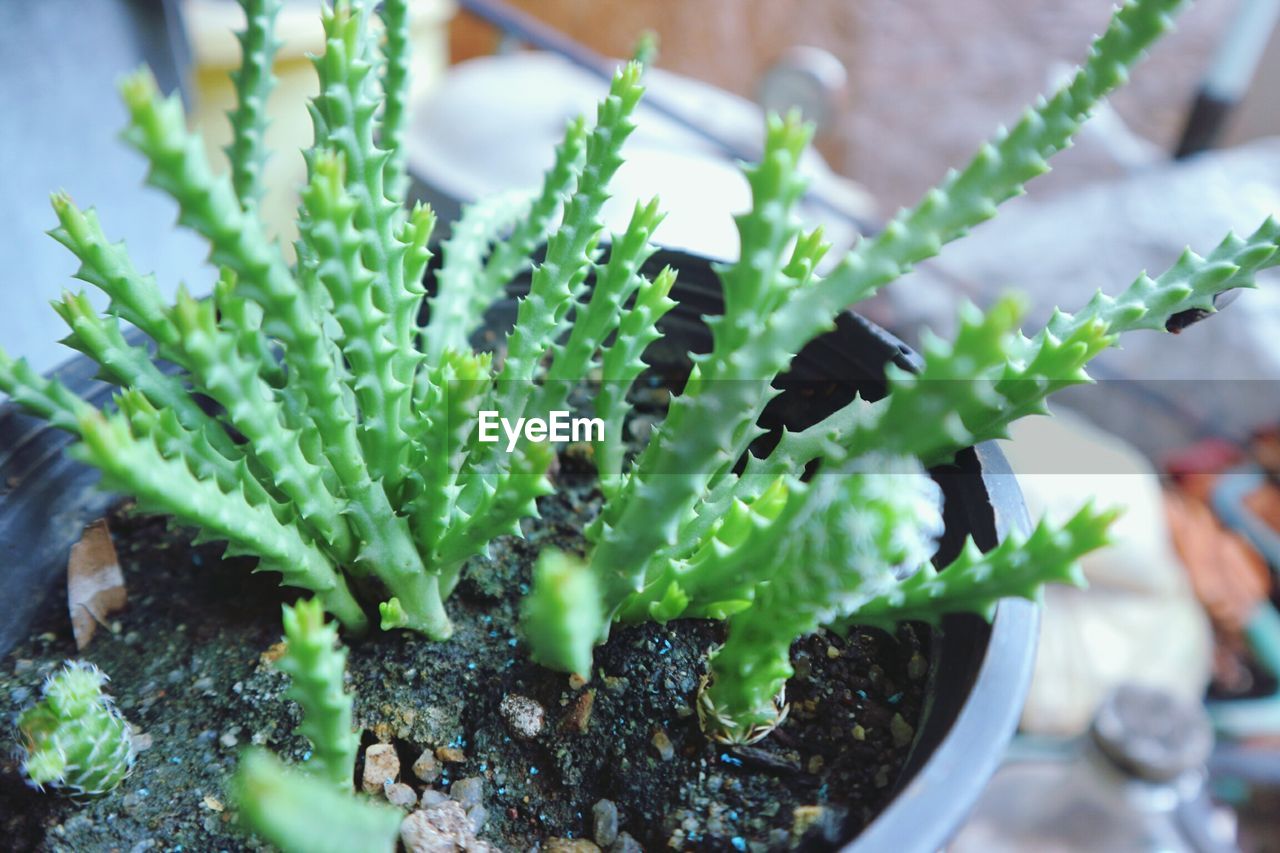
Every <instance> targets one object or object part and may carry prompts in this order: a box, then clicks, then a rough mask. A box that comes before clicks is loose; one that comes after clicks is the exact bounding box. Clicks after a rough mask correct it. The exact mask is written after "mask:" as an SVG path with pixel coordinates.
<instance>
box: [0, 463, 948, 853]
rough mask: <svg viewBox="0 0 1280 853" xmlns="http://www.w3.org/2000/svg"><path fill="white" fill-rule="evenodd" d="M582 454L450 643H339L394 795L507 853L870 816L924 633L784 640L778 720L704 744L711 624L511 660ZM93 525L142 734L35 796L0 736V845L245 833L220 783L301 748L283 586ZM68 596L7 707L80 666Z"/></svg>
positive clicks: (219, 841)
mask: <svg viewBox="0 0 1280 853" xmlns="http://www.w3.org/2000/svg"><path fill="white" fill-rule="evenodd" d="M585 453H586V449H585V448H583V447H575V446H570V447H569V448H568V449H567V450H566V452H565V453H564V454H563V455H562V458H561V464H560V466H559V471H558V472H557V474H556V476H557V479H558V482H559V486H560V488H559V490H558V494H556V495H554V496H552V497H549V498H545V499H543V501H542V502H541V504H540V506H541V509H542V517H541V518H540V519H535V520H530V521H527V522H526V523H525V525H526V528H525V532H526V535H527V538H526V539H524V540H521V539H516V538H513V537H508V538H504V539H501V540H499V541H497V542H495V543H494V545H493V547H492V552H491V555H490V557H489V558H488V559H477V560H474V561H473V563H472V565H470V566H469V569H468V573H467V578H466V580H465V581H464V582H463V583H462V584H461V585H460V586H459V589H458V591H457V593H456V594H455V595H454V597H453V598H452V599H451V601H450V611H451V615H452V616H453V617H454V619H455V623H456V634H455V636H454V638H453V640H452V641H450V642H449V643H446V644H443V645H442V644H436V643H432V642H430V641H427V640H425V639H422V638H420V637H417V636H412V635H409V634H406V633H402V632H397V633H390V634H382V633H375V634H373V635H372V636H371V637H369V638H367V639H363V640H358V641H355V642H353V643H352V644H351V654H350V658H349V670H350V671H349V679H350V684H349V688H350V689H351V690H352V691H354V693H355V696H356V721H357V724H358V725H359V726H360V727H361V728H362V729H363V730H364V732H365V734H364V744H365V746H366V747H367V746H369V745H372V744H375V743H380V742H381V743H390V744H392V745H394V747H395V750H396V753H397V755H398V757H399V764H400V768H401V770H400V778H399V783H401V785H400V786H396V787H394V790H393V788H392V786H390V785H388V786H387V788H388V793H393V796H394V797H395V798H397V799H400V800H407V792H406V790H405V788H404V786H405V785H407V786H409V787H410V788H412V789H413V792H414V793H415V794H416V795H418V796H420V797H424V794H425V797H424V799H423V802H424V803H428V802H436V801H438V800H443V799H444V798H445V797H446V796H448V795H450V794H452V796H453V799H455V800H458V801H461V803H462V805H463V806H464V807H466V808H467V809H468V812H467V813H468V815H469V816H470V818H471V821H472V823H473V824H478V825H479V830H478V835H479V837H480V838H481V839H483V840H486V841H488V842H489V843H490V844H492V845H494V846H496V847H499V848H501V849H507V850H524V849H529V848H530V847H532V846H534V845H536V844H542V845H543V849H553V848H556V847H557V845H560V844H563V843H566V842H564V840H565V839H570V840H574V841H576V842H577V843H578V845H579V846H578V847H577V849H591V848H590V847H588V846H585V844H583V842H585V841H586V840H587V839H591V838H592V837H593V835H596V836H598V838H597V840H599V841H602V842H604V843H603V844H602V845H601V846H603V847H609V846H610V845H612V848H613V849H617V850H623V849H636V848H635V846H634V845H635V844H636V843H637V842H638V843H639V844H640V845H642V846H643V848H644V849H662V848H665V847H671V848H674V849H700V850H720V849H723V850H738V851H743V850H753V851H756V850H766V849H783V848H787V847H792V846H796V845H797V844H803V845H805V846H810V845H813V846H818V847H821V846H825V845H827V844H829V842H824V841H823V838H824V833H825V834H826V836H828V837H835V838H838V834H839V833H840V832H841V831H842V828H843V829H849V828H852V829H857V828H859V827H861V826H862V825H864V824H865V823H866V822H867V821H868V820H869V819H870V818H872V817H874V815H875V814H876V813H877V812H878V811H879V810H880V809H881V808H882V807H883V806H884V804H885V802H886V801H887V799H888V797H889V796H890V794H891V792H892V790H893V787H894V781H895V779H896V777H897V775H898V771H899V769H900V767H901V765H902V762H903V760H904V758H905V756H906V754H907V751H908V749H909V747H910V742H911V738H912V735H913V732H914V726H915V725H916V722H917V719H918V715H919V712H920V707H921V702H922V698H923V691H924V685H925V682H926V680H927V678H926V677H927V667H926V666H925V663H924V662H925V660H927V658H928V650H927V648H925V647H924V645H923V643H924V642H925V637H926V636H927V635H924V634H923V632H922V633H921V635H919V636H918V635H917V633H916V632H914V631H913V630H912V628H911V627H910V626H906V627H903V628H901V629H899V632H898V635H897V636H896V637H890V636H889V635H887V634H884V633H881V632H878V631H871V630H868V631H860V632H855V633H853V634H851V635H849V636H848V637H847V638H841V637H836V636H831V635H827V634H825V633H822V634H818V635H816V636H813V637H810V638H806V639H804V640H801V641H799V642H797V643H796V645H795V647H794V648H793V660H794V663H795V666H796V672H797V674H796V676H795V678H793V679H792V681H791V682H790V683H789V684H788V686H787V698H788V700H789V702H790V703H791V713H790V716H789V717H788V719H787V721H786V722H785V724H784V725H783V726H782V727H781V728H780V729H779V730H778V731H776V732H775V733H774V734H773V735H771V736H770V737H768V738H766V739H765V740H764V741H762V742H761V743H759V744H757V745H756V746H753V747H737V748H734V747H725V746H722V745H717V744H713V743H709V742H708V741H707V739H706V738H705V737H703V735H702V734H701V733H700V731H699V729H698V722H697V715H696V713H695V712H694V710H693V708H694V703H695V695H696V691H697V686H698V681H699V679H700V677H701V676H702V675H703V674H704V673H705V661H706V658H707V652H708V650H710V649H711V648H712V647H714V646H715V645H716V644H717V643H718V642H720V641H721V640H722V634H721V628H720V626H719V625H718V624H716V623H712V622H704V621H694V620H683V621H679V622H675V623H671V624H668V625H666V626H659V625H639V626H622V627H618V628H616V629H615V631H614V633H613V637H612V639H611V640H610V642H609V643H608V645H606V646H605V647H604V648H602V649H600V650H598V651H597V654H596V673H595V675H594V677H593V679H592V680H591V681H590V682H589V683H586V684H582V683H579V681H578V680H577V679H571V678H568V677H566V676H564V675H562V674H559V673H554V672H550V671H548V670H545V669H542V668H541V667H538V666H536V665H534V664H532V663H530V662H529V661H528V658H527V655H526V650H525V649H524V648H523V646H522V643H521V640H520V638H519V635H518V633H517V617H518V612H519V600H520V594H521V593H522V592H523V591H525V590H527V588H528V587H527V584H528V582H529V572H530V567H531V564H532V561H533V559H534V557H535V556H536V554H537V553H538V551H539V550H540V549H541V548H544V547H547V546H549V545H555V546H557V547H561V548H566V549H572V550H581V549H582V546H583V541H582V534H581V528H582V520H583V519H586V518H590V517H592V515H593V514H594V513H595V511H596V508H597V503H598V500H599V494H598V492H597V491H596V490H595V489H594V487H593V475H592V473H591V465H590V463H589V461H588V460H587V459H586V458H585ZM110 524H111V529H112V531H113V536H114V539H115V542H116V547H117V549H118V551H119V553H120V558H121V562H122V565H123V568H124V571H125V577H126V581H127V584H128V588H129V595H130V601H129V604H128V607H127V609H126V610H125V611H123V612H122V613H121V614H119V618H118V621H116V622H114V623H113V624H111V625H110V626H109V628H110V630H109V631H100V632H99V633H98V636H97V638H96V639H95V640H94V642H93V644H92V646H91V647H90V648H89V649H88V650H86V653H85V654H84V655H83V657H84V658H86V659H88V660H90V661H93V662H94V663H96V664H98V665H99V666H100V667H102V669H103V670H105V671H106V672H107V673H108V674H109V675H110V676H111V679H112V681H111V684H110V685H109V690H110V692H111V693H112V694H113V695H114V696H115V698H116V701H117V704H118V705H119V707H120V708H121V709H122V710H123V712H124V714H125V715H126V716H127V718H128V719H129V720H130V722H131V723H132V724H133V725H134V727H135V729H136V730H137V731H138V732H139V733H140V734H141V740H142V745H144V746H146V748H145V749H144V750H143V751H141V752H140V754H139V758H138V762H137V766H136V768H135V770H134V772H133V774H132V776H131V777H130V778H129V779H127V780H126V781H125V782H124V783H123V784H122V785H121V786H120V787H119V788H118V789H117V790H116V791H114V792H113V793H111V794H109V795H107V796H104V797H101V798H98V799H95V800H90V801H83V802H77V801H73V800H70V799H67V798H64V797H60V796H54V795H49V794H42V793H39V792H37V791H34V790H32V789H30V788H28V787H27V786H26V785H25V784H24V782H23V780H22V777H21V772H20V767H21V763H20V762H21V758H20V755H19V750H18V749H17V747H16V745H15V746H14V747H13V748H12V749H7V750H4V751H3V757H2V758H0V838H3V839H5V843H6V846H7V847H8V849H13V850H84V851H90V850H92V851H99V850H119V851H142V850H170V851H197V850H198V851H205V850H237V849H254V848H256V847H258V846H261V845H259V844H257V843H256V842H255V840H254V839H252V838H250V837H247V836H246V835H245V834H244V832H243V831H242V830H241V829H240V827H239V826H238V825H237V820H236V813H235V809H234V807H233V805H232V804H231V803H230V801H229V800H228V797H227V795H226V786H227V779H228V777H229V776H230V775H231V774H232V772H233V771H234V769H235V764H236V756H237V754H238V752H239V751H240V750H241V749H242V748H243V747H244V746H245V745H247V744H251V743H252V744H258V745H264V746H267V747H269V748H271V749H272V750H275V751H276V752H278V753H280V754H282V755H283V756H284V757H286V759H287V760H290V761H294V762H298V761H302V760H304V758H305V757H306V755H307V744H306V742H305V741H304V740H303V739H302V738H301V737H300V736H298V735H295V734H293V729H294V727H295V726H296V725H297V723H298V722H299V712H298V709H297V706H296V705H294V704H293V703H292V702H290V701H288V700H286V699H284V698H283V696H282V692H283V690H284V688H285V687H286V677H285V676H284V675H283V674H281V673H279V672H277V671H275V670H274V669H273V667H272V665H271V662H272V660H273V659H274V658H275V657H277V656H278V655H279V653H280V651H281V647H280V646H279V645H278V643H279V642H280V635H281V629H280V619H279V615H280V605H281V603H282V602H284V601H287V600H289V599H290V597H291V596H290V594H289V592H288V591H287V590H283V589H281V588H280V587H278V586H277V585H276V578H275V576H273V575H269V574H262V575H255V574H251V573H250V570H251V567H252V565H253V563H252V561H249V560H244V559H232V560H227V561H225V562H224V561H222V560H221V559H220V557H219V554H220V551H221V549H220V546H217V545H202V546H192V545H191V543H190V531H187V530H184V529H180V528H179V529H170V528H169V527H167V526H166V523H165V522H164V520H163V519H160V518H156V517H152V516H135V515H132V514H129V513H128V512H127V511H126V510H122V511H119V512H117V513H115V514H114V515H113V516H112V518H111V519H110ZM63 591H65V589H64V590H63ZM64 600H65V599H63V598H60V597H59V596H58V595H54V596H51V598H50V600H49V601H48V602H47V603H46V604H45V606H44V608H43V610H42V614H41V616H40V618H39V620H38V622H37V625H36V628H35V630H34V632H33V635H32V636H31V638H30V639H29V640H28V641H27V642H25V643H24V644H22V645H20V646H19V647H18V648H16V649H14V650H13V651H12V652H11V653H10V655H9V656H8V657H7V658H6V659H5V660H4V661H3V663H0V713H3V715H4V717H5V719H6V720H9V721H12V720H13V718H14V717H15V716H16V714H17V713H18V712H20V711H21V710H22V709H23V708H24V707H26V706H27V705H29V704H30V703H31V702H32V701H34V699H35V698H36V696H37V695H38V693H39V686H40V683H41V681H42V679H43V677H44V676H45V675H46V674H47V673H49V672H50V671H51V670H52V669H53V668H55V667H56V666H57V665H58V664H59V663H61V661H62V660H64V659H66V658H72V657H75V656H76V652H75V646H74V643H73V641H72V638H71V630H70V624H69V621H68V619H67V616H66V610H65V606H64V604H63V602H64ZM10 730H11V731H12V726H10ZM11 743H12V741H11ZM424 756H428V757H424ZM362 765H363V751H362V757H361V760H360V764H359V765H358V766H357V767H356V768H355V780H356V782H357V783H358V782H359V780H360V779H361V777H362V772H363V766H362ZM415 765H416V766H417V768H418V769H419V770H421V772H422V775H423V776H424V777H426V779H425V780H424V779H422V778H419V776H418V775H417V774H416V773H415V772H414V770H413V769H412V768H414V767H415ZM602 801H603V804H602ZM552 839H560V841H555V842H553V841H552ZM565 849H570V848H565Z"/></svg>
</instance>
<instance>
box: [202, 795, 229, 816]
mask: <svg viewBox="0 0 1280 853" xmlns="http://www.w3.org/2000/svg"><path fill="white" fill-rule="evenodd" d="M200 802H201V803H203V804H204V807H205V808H206V809H208V810H209V811H211V812H219V813H221V812H222V810H223V809H225V808H226V806H224V805H223V804H222V801H221V800H219V799H218V798H217V797H215V796H213V795H212V794H205V797H204V799H203V800H201V801H200Z"/></svg>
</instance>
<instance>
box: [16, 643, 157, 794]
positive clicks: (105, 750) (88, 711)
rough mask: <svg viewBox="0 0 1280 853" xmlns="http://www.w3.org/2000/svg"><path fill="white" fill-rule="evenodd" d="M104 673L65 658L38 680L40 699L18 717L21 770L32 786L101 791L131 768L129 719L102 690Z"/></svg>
mask: <svg viewBox="0 0 1280 853" xmlns="http://www.w3.org/2000/svg"><path fill="white" fill-rule="evenodd" d="M106 683H107V676H106V675H105V674H104V673H103V672H102V670H100V669H98V668H97V667H96V666H94V665H93V664H90V663H82V662H80V661H68V662H67V663H66V664H65V665H64V666H63V668H62V669H60V670H59V671H58V672H56V673H54V674H53V675H50V676H49V678H48V679H47V680H46V681H45V683H44V689H43V691H42V694H41V695H42V698H41V700H40V701H39V702H38V703H36V704H35V705H34V706H32V707H30V708H28V709H27V710H26V711H23V712H22V715H21V716H20V717H18V731H19V732H20V733H21V734H22V741H23V747H24V748H25V753H26V754H25V755H24V757H23V761H22V769H23V772H24V773H26V774H27V778H28V779H29V780H30V781H31V783H32V784H33V785H35V786H36V787H37V788H41V789H43V788H44V787H45V786H46V785H47V786H49V787H51V788H54V789H57V790H62V791H67V792H69V793H73V794H89V795H96V794H105V793H107V792H108V791H110V790H111V789H113V788H115V787H116V786H117V785H119V784H120V783H121V782H122V781H123V780H124V778H125V777H126V776H128V775H129V771H130V770H131V769H132V768H133V759H134V751H133V738H132V733H131V731H130V729H129V724H128V723H127V722H125V719H124V717H122V716H121V715H120V712H119V711H117V710H116V708H115V705H113V704H112V702H111V697H109V696H107V695H106V694H105V693H103V692H102V688H103V686H104V685H105V684H106Z"/></svg>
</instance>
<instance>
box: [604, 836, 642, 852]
mask: <svg viewBox="0 0 1280 853" xmlns="http://www.w3.org/2000/svg"><path fill="white" fill-rule="evenodd" d="M609 853H644V848H643V847H641V846H640V842H639V841H636V840H635V839H634V838H632V837H631V833H629V832H620V833H618V840H617V841H615V842H613V846H612V847H610V848H609Z"/></svg>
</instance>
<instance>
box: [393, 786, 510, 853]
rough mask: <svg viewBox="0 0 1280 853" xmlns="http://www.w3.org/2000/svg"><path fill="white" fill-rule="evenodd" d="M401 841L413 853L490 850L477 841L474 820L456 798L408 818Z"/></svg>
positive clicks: (402, 825) (405, 821)
mask: <svg viewBox="0 0 1280 853" xmlns="http://www.w3.org/2000/svg"><path fill="white" fill-rule="evenodd" d="M401 840H402V841H404V847H406V848H407V849H408V852H410V853H454V850H468V852H476V853H479V852H480V850H488V849H489V845H488V844H486V843H484V841H481V840H479V839H476V836H475V831H474V830H472V829H471V821H470V818H468V817H467V813H466V812H465V811H462V806H460V804H458V803H456V802H453V800H452V799H451V800H445V802H443V803H440V804H439V806H431V807H430V808H424V809H420V811H416V812H413V813H412V815H410V816H408V817H406V818H404V820H403V821H402V822H401Z"/></svg>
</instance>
